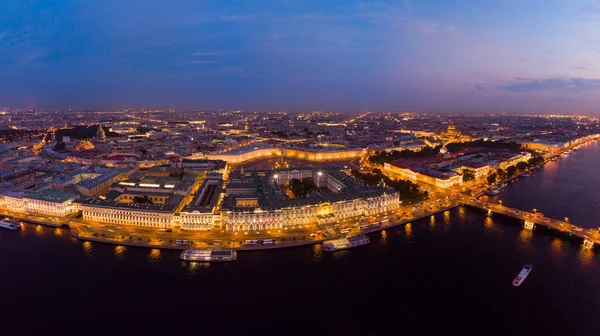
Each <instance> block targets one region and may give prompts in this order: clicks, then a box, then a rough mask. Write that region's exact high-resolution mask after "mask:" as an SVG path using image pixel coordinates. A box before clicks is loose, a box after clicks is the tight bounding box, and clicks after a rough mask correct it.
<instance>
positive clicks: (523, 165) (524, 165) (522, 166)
mask: <svg viewBox="0 0 600 336" xmlns="http://www.w3.org/2000/svg"><path fill="white" fill-rule="evenodd" d="M517 169H518V170H519V171H523V170H525V169H527V162H523V161H521V162H519V163H517Z"/></svg>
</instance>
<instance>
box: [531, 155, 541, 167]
mask: <svg viewBox="0 0 600 336" xmlns="http://www.w3.org/2000/svg"><path fill="white" fill-rule="evenodd" d="M543 162H544V158H543V157H541V156H539V155H537V156H534V157H532V158H531V159H529V161H527V163H528V164H529V166H530V167H535V166H537V165H539V164H542V163H543Z"/></svg>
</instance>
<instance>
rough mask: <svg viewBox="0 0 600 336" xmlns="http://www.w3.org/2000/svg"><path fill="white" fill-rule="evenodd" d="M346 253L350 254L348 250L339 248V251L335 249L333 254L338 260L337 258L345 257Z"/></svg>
mask: <svg viewBox="0 0 600 336" xmlns="http://www.w3.org/2000/svg"><path fill="white" fill-rule="evenodd" d="M346 254H348V250H339V251H334V252H333V254H332V255H333V259H335V260H337V259H341V258H343V257H344V256H345V255H346Z"/></svg>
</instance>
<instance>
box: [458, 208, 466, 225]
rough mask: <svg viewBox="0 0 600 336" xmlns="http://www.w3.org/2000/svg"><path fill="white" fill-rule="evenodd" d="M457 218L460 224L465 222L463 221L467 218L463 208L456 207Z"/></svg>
mask: <svg viewBox="0 0 600 336" xmlns="http://www.w3.org/2000/svg"><path fill="white" fill-rule="evenodd" d="M458 218H459V219H460V222H461V223H464V222H465V219H466V218H467V211H466V210H465V207H463V206H461V207H458Z"/></svg>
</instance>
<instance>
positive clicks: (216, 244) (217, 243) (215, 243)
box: [213, 242, 221, 246]
mask: <svg viewBox="0 0 600 336" xmlns="http://www.w3.org/2000/svg"><path fill="white" fill-rule="evenodd" d="M213 245H214V246H219V245H221V243H219V242H214V243H213Z"/></svg>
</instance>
